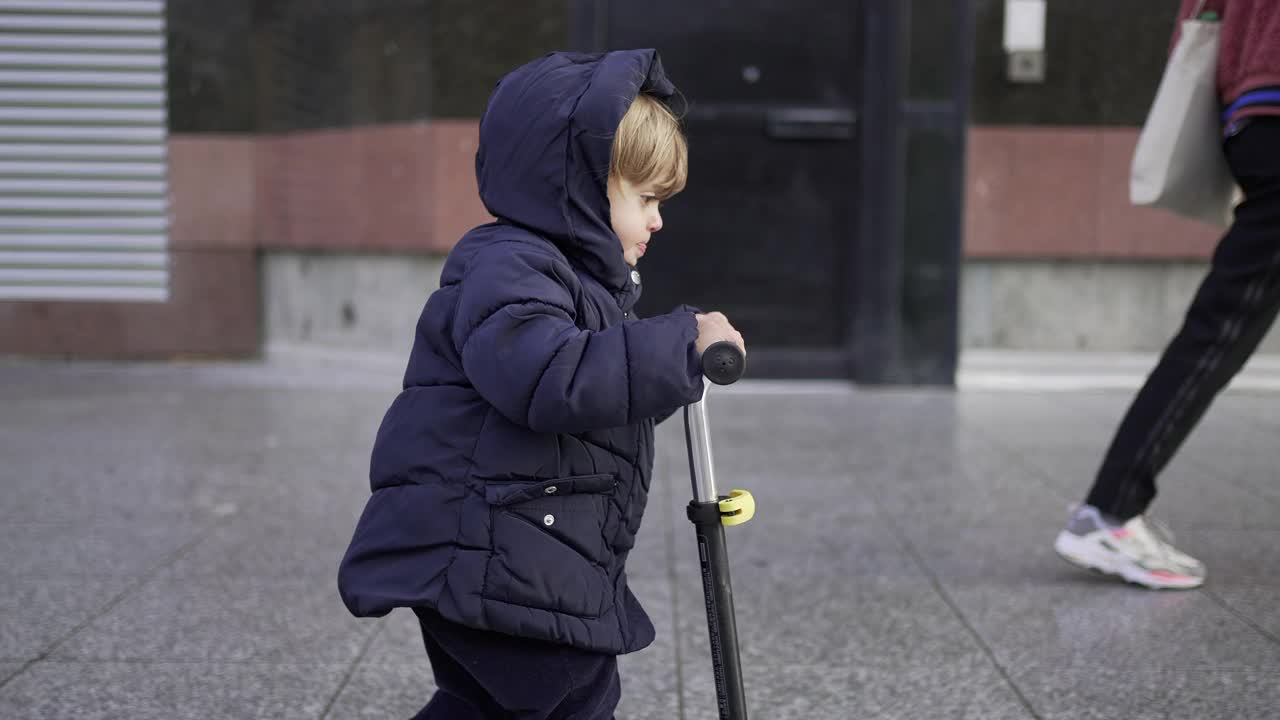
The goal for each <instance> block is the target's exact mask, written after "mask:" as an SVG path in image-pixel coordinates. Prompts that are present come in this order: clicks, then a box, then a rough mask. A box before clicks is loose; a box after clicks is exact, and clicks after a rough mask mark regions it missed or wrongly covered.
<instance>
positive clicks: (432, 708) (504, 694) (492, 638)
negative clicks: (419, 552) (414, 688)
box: [414, 610, 622, 720]
mask: <svg viewBox="0 0 1280 720" xmlns="http://www.w3.org/2000/svg"><path fill="white" fill-rule="evenodd" d="M414 612H415V613H417V615H418V624H419V625H420V626H421V627H422V639H423V642H424V643H425V644H426V646H427V657H429V658H430V659H431V670H432V673H433V674H434V675H435V678H436V686H437V688H438V690H437V691H436V694H435V696H434V697H432V698H431V702H429V703H427V706H426V707H424V708H422V710H420V711H419V712H418V714H417V715H416V716H415V718H414V720H507V719H510V720H610V718H612V717H613V710H614V708H616V707H617V706H618V700H619V699H620V697H621V693H622V688H621V682H620V680H619V678H618V659H617V658H616V657H614V656H613V655H601V654H597V653H591V652H587V651H585V650H578V649H576V648H572V647H568V646H566V645H553V644H551V643H545V642H539V641H536V640H525V639H522V638H516V637H510V636H507V635H500V634H498V633H492V632H485V631H482V630H473V629H471V628H467V627H463V626H461V625H456V624H454V623H451V622H448V621H446V620H444V619H443V618H441V617H440V616H439V615H438V614H436V613H434V612H432V611H429V610H414Z"/></svg>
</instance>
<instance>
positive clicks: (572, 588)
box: [483, 474, 617, 617]
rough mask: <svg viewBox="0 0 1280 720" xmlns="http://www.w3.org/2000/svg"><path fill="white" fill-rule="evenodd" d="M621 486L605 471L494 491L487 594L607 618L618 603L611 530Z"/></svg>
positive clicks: (488, 493)
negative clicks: (608, 527) (613, 581)
mask: <svg viewBox="0 0 1280 720" xmlns="http://www.w3.org/2000/svg"><path fill="white" fill-rule="evenodd" d="M616 484H617V481H616V479H615V478H614V477H613V476H612V475H604V474H599V475H577V476H572V477H565V478H557V479H554V480H544V481H537V482H530V483H501V484H497V483H494V484H490V485H488V486H486V487H485V498H486V499H487V500H488V501H489V505H490V508H489V513H490V521H491V522H490V528H491V532H492V548H493V556H492V557H491V559H490V561H489V565H488V568H487V569H486V571H485V581H484V592H483V594H484V596H485V597H486V598H489V599H491V600H499V601H502V602H506V603H511V604H515V605H522V606H525V607H532V608H538V609H542V610H551V611H555V612H561V613H568V614H570V615H576V616H580V617H599V616H600V615H602V614H604V612H605V611H606V610H607V609H608V608H609V606H610V605H611V604H612V602H613V591H612V584H611V583H610V581H609V570H610V567H609V566H610V563H611V560H612V557H613V553H612V551H611V550H610V548H609V544H608V542H606V540H605V537H604V528H605V526H606V523H607V522H608V518H609V514H610V513H612V512H614V509H613V503H612V499H611V493H612V491H613V488H614V486H615V485H616Z"/></svg>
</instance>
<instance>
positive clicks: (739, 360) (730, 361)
mask: <svg viewBox="0 0 1280 720" xmlns="http://www.w3.org/2000/svg"><path fill="white" fill-rule="evenodd" d="M746 370H747V358H746V356H745V355H743V354H742V349H741V348H739V347H738V346H737V345H734V344H733V343H731V342H729V341H728V340H721V341H720V342H718V343H715V344H714V345H712V346H711V347H709V348H707V351H706V352H704V353H702V374H703V375H705V376H706V377H707V379H708V380H710V381H711V382H713V383H715V384H717V385H732V384H734V383H736V382H738V380H739V379H740V378H741V377H742V373H744V372H746Z"/></svg>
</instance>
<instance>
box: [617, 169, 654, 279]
mask: <svg viewBox="0 0 1280 720" xmlns="http://www.w3.org/2000/svg"><path fill="white" fill-rule="evenodd" d="M658 205H659V202H658V195H657V193H656V192H655V191H654V188H653V185H652V184H644V185H635V184H632V183H631V182H630V181H629V180H624V179H623V178H619V177H610V178H609V218H610V221H611V224H612V225H613V232H614V233H616V234H617V235H618V239H619V240H621V241H622V257H624V258H626V261H627V264H628V265H631V266H633V267H634V266H635V265H636V264H637V263H638V262H640V257H641V256H643V255H644V253H645V251H646V250H648V249H649V237H650V236H651V235H653V233H656V232H658V231H659V230H661V229H662V215H661V214H660V213H659V211H658Z"/></svg>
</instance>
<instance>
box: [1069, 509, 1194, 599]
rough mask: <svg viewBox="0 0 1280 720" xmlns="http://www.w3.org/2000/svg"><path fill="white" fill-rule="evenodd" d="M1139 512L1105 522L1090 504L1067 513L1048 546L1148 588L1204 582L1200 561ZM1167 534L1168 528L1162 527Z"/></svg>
mask: <svg viewBox="0 0 1280 720" xmlns="http://www.w3.org/2000/svg"><path fill="white" fill-rule="evenodd" d="M1159 530H1160V528H1159V527H1158V526H1153V523H1151V522H1150V521H1148V520H1147V519H1146V518H1144V517H1143V516H1142V515H1139V516H1138V517H1135V518H1134V519H1132V520H1130V521H1129V522H1127V523H1125V524H1124V525H1122V526H1116V525H1111V524H1109V523H1107V521H1106V520H1104V519H1103V517H1102V513H1100V512H1099V511H1098V509H1097V508H1096V507H1093V506H1092V505H1083V506H1081V507H1079V508H1078V509H1076V510H1075V512H1073V513H1072V515H1071V519H1070V520H1069V521H1068V522H1067V527H1066V528H1065V529H1064V530H1063V531H1062V532H1060V533H1058V539H1057V540H1056V541H1055V542H1054V543H1053V549H1054V550H1056V551H1057V552H1058V554H1059V555H1061V556H1062V557H1063V559H1065V560H1066V561H1067V562H1070V563H1072V564H1074V565H1079V566H1080V567H1083V568H1090V569H1093V570H1099V571H1101V572H1104V573H1107V574H1109V575H1119V576H1120V577H1122V578H1124V579H1125V580H1128V581H1129V582H1131V583H1137V584H1139V585H1145V586H1146V587H1149V588H1156V589H1161V588H1177V589H1187V588H1194V587H1200V586H1201V585H1203V584H1204V578H1205V567H1204V563H1202V562H1200V561H1199V560H1196V559H1195V558H1193V557H1191V556H1190V555H1187V554H1186V553H1183V552H1180V551H1179V550H1178V549H1177V548H1175V547H1173V545H1172V544H1171V540H1172V538H1169V539H1167V540H1166V539H1165V538H1163V537H1161V536H1160V535H1161V533H1160V532H1159ZM1163 534H1164V535H1166V536H1168V531H1167V530H1166V531H1164V533H1163Z"/></svg>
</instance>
